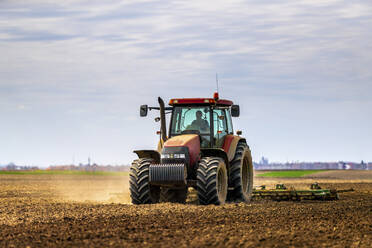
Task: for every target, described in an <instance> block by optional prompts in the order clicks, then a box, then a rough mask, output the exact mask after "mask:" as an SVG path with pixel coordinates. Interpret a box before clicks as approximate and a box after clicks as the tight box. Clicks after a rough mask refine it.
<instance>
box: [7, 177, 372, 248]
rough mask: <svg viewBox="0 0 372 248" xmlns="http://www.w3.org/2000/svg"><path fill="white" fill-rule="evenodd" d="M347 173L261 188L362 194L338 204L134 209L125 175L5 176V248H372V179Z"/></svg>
mask: <svg viewBox="0 0 372 248" xmlns="http://www.w3.org/2000/svg"><path fill="white" fill-rule="evenodd" d="M345 173H346V172H345ZM347 173H348V174H347V175H348V176H347V177H343V176H344V175H343V176H340V174H339V172H337V173H336V174H335V175H332V173H326V174H324V173H323V174H320V176H319V177H318V178H317V177H316V174H313V175H311V176H309V177H308V178H306V179H285V178H284V179H283V178H281V179H276V178H256V181H255V185H260V184H266V185H269V186H272V185H274V184H275V183H278V182H281V183H286V184H287V185H290V186H295V187H297V188H305V187H308V184H309V183H311V182H315V181H317V182H319V183H320V185H321V186H323V187H328V188H337V189H348V188H354V189H355V191H354V192H348V193H343V194H341V199H340V200H338V201H325V202H320V201H303V202H275V201H268V200H256V201H252V202H250V203H246V204H245V203H229V204H225V205H224V206H198V205H196V204H195V202H193V201H192V195H191V196H190V200H189V202H188V203H187V204H185V205H182V204H169V203H163V204H154V205H146V206H143V205H142V206H135V205H130V204H128V203H129V194H128V182H127V181H128V178H127V177H125V176H82V175H75V176H69V175H28V176H26V175H0V246H1V247H45V246H48V247H54V246H58V247H72V246H73V247H81V246H84V247H110V246H116V247H150V246H151V247H252V246H257V247H289V246H295V247H306V246H307V247H322V246H326V247H371V246H372V173H371V172H368V173H369V174H368V173H365V174H363V178H362V179H360V178H358V175H359V174H358V173H357V172H355V176H353V173H354V172H352V171H348V172H347ZM367 174H368V175H367Z"/></svg>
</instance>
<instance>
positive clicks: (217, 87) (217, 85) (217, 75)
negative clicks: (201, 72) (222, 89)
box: [216, 73, 219, 93]
mask: <svg viewBox="0 0 372 248" xmlns="http://www.w3.org/2000/svg"><path fill="white" fill-rule="evenodd" d="M216 85H217V93H219V92H218V74H217V73H216Z"/></svg>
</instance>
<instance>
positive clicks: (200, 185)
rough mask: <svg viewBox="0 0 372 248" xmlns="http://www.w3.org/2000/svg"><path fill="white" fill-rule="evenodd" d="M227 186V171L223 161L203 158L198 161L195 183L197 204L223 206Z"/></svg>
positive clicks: (215, 158)
mask: <svg viewBox="0 0 372 248" xmlns="http://www.w3.org/2000/svg"><path fill="white" fill-rule="evenodd" d="M227 184H228V182H227V169H226V165H225V162H224V161H223V159H221V158H218V157H205V158H202V159H201V160H200V162H199V167H198V169H197V182H196V188H197V191H198V199H199V204H202V205H208V204H215V205H222V204H224V203H225V201H226V196H227Z"/></svg>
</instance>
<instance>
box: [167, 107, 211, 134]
mask: <svg viewBox="0 0 372 248" xmlns="http://www.w3.org/2000/svg"><path fill="white" fill-rule="evenodd" d="M186 130H196V131H199V132H200V134H201V135H202V136H204V135H206V136H209V135H210V109H209V107H205V106H198V107H175V108H174V112H173V116H172V127H171V136H174V135H178V134H181V133H182V132H183V131H186Z"/></svg>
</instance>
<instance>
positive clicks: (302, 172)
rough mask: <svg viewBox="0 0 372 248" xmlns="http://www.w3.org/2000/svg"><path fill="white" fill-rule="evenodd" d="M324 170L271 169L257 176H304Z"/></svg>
mask: <svg viewBox="0 0 372 248" xmlns="http://www.w3.org/2000/svg"><path fill="white" fill-rule="evenodd" d="M322 171H324V170H290V171H270V172H266V173H262V174H259V175H257V177H292V178H295V177H303V176H305V175H310V174H314V173H318V172H322Z"/></svg>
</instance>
